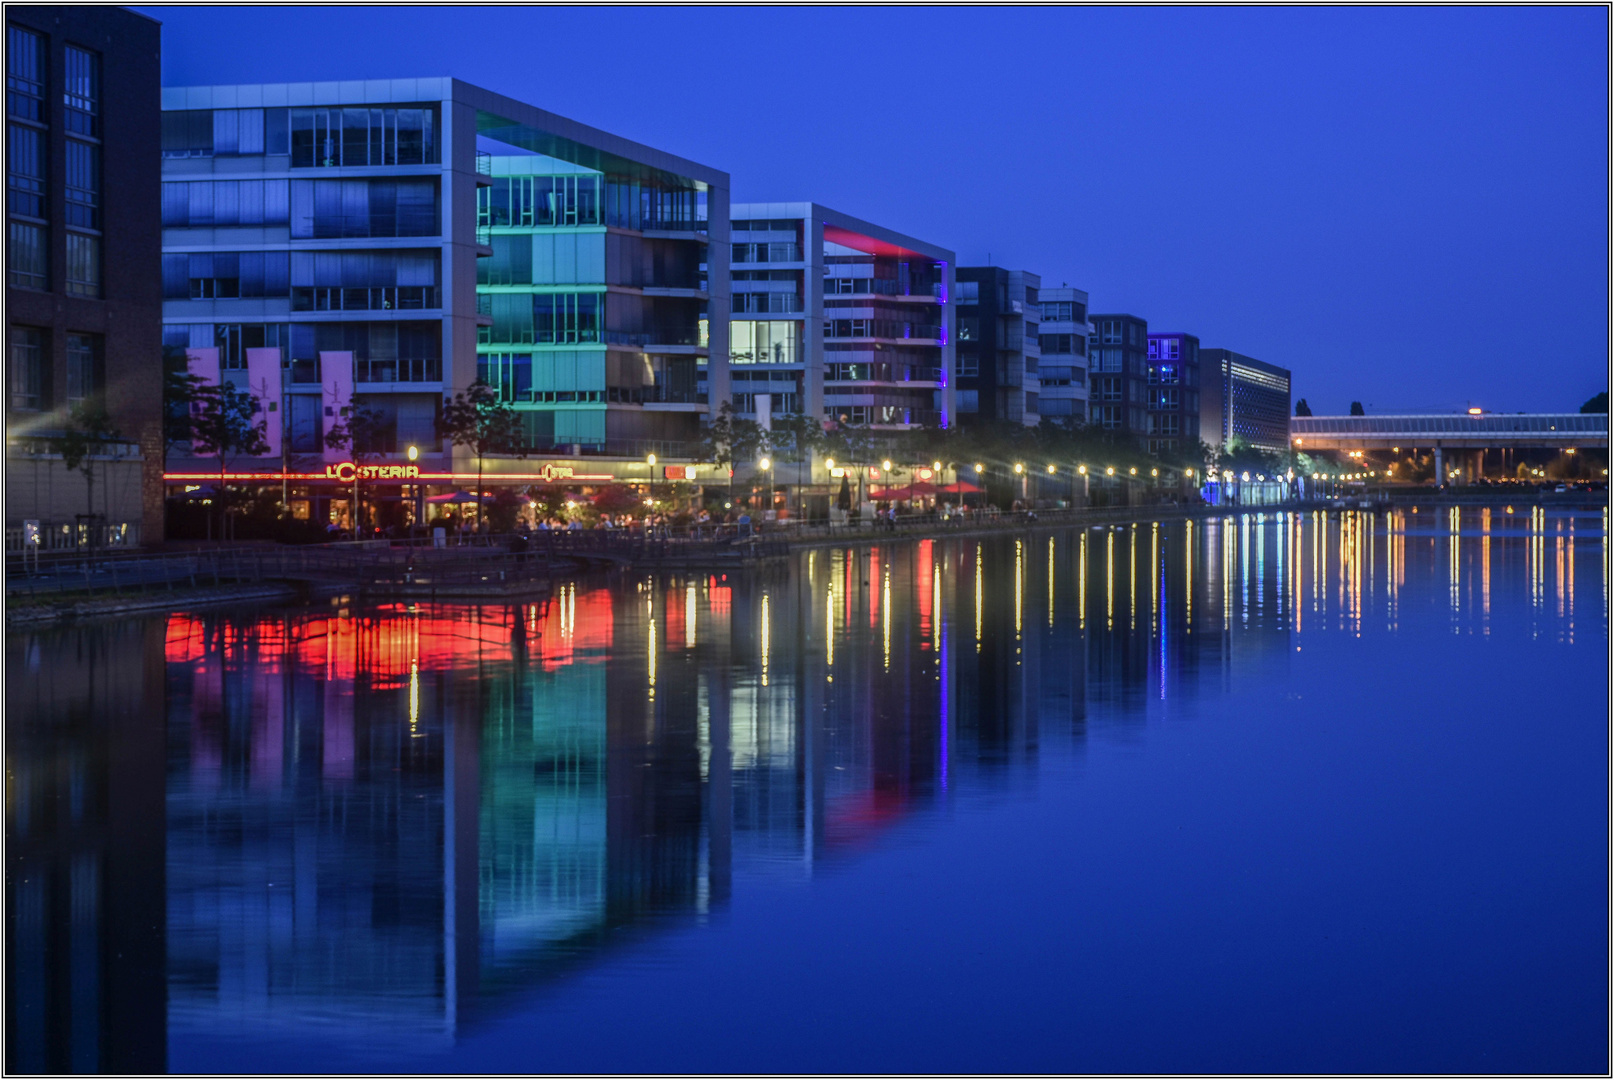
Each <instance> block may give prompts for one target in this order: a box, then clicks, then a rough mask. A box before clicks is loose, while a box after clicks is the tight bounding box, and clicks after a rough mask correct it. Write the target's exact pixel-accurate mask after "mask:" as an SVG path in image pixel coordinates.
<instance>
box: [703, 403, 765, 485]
mask: <svg viewBox="0 0 1614 1080" xmlns="http://www.w3.org/2000/svg"><path fill="white" fill-rule="evenodd" d="M767 435H768V433H767V432H765V431H763V430H762V425H761V424H758V423H757V422H756V421H755V420H747V419H745V418H744V417H743V416H736V415H734V406H733V405H731V404H730V403H729V402H727V401H725V402H723V405H722V407H721V408H719V409H718V410H717V415H716V416H714V417H713V418H712V422H711V423H710V424H708V425H706V428H705V430H703V431H702V432H701V443H700V455H701V460H702V461H709V462H712V463H713V464H716V465H719V466H721V467H722V468H723V469H724V471H725V472H726V473H727V475H728V478H729V480H728V483H729V488H730V492H731V493H732V491H733V487H734V463H735V462H736V461H742V460H755V458H756V457H757V456H758V455H760V454H761V453H762V452H763V451H764V450H766V449H767V445H768V441H767Z"/></svg>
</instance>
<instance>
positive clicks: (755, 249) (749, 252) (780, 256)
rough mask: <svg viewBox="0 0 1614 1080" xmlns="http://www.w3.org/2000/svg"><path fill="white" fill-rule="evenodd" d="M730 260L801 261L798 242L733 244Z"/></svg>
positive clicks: (751, 261) (753, 261)
mask: <svg viewBox="0 0 1614 1080" xmlns="http://www.w3.org/2000/svg"><path fill="white" fill-rule="evenodd" d="M731 261H732V262H736V263H781V262H801V245H800V244H786V243H778V244H735V245H733V252H732V259H731Z"/></svg>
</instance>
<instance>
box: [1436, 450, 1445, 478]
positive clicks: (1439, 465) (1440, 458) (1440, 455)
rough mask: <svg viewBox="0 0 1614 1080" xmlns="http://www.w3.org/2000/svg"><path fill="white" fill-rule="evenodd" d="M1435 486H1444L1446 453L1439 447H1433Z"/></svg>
mask: <svg viewBox="0 0 1614 1080" xmlns="http://www.w3.org/2000/svg"><path fill="white" fill-rule="evenodd" d="M1435 486H1436V487H1437V488H1443V487H1445V486H1446V455H1445V453H1444V452H1442V450H1441V449H1440V447H1438V446H1437V447H1435Z"/></svg>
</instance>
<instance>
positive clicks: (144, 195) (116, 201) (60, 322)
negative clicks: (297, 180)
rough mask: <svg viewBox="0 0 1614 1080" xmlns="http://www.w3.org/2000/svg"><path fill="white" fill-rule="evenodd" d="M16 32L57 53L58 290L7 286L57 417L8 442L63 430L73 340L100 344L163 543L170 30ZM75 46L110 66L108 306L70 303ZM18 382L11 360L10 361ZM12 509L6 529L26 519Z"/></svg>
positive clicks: (51, 178) (87, 22)
mask: <svg viewBox="0 0 1614 1080" xmlns="http://www.w3.org/2000/svg"><path fill="white" fill-rule="evenodd" d="M6 20H7V22H8V23H10V24H12V25H16V26H20V27H24V28H26V29H29V30H33V31H35V32H37V33H40V34H42V35H44V36H45V37H46V38H47V40H48V42H49V45H48V49H49V51H48V61H47V72H46V98H45V100H46V106H47V109H48V114H49V115H48V120H49V126H50V141H49V148H50V150H49V154H50V157H49V162H48V166H47V172H48V185H49V186H48V192H47V207H48V210H47V216H48V217H49V219H50V232H49V235H50V252H49V263H50V282H49V283H50V288H49V290H48V291H45V292H40V291H36V290H32V289H18V288H13V287H11V286H10V285H9V284H8V285H7V287H6V308H7V310H6V321H7V323H8V324H23V325H28V326H36V327H42V328H44V329H46V330H48V331H49V339H50V350H51V368H50V378H49V384H50V390H51V393H52V395H53V397H52V400H51V401H50V403H49V404H50V405H51V406H52V407H53V408H51V409H50V410H49V411H47V412H45V413H43V414H31V413H30V414H12V413H11V412H10V411H9V410H10V395H9V394H8V395H7V397H6V408H7V410H8V411H7V415H6V426H7V433H8V435H10V436H13V437H15V436H17V435H26V434H27V433H29V432H30V431H49V430H52V429H58V430H59V429H60V427H61V424H62V417H63V412H64V410H63V408H62V393H63V388H64V387H65V386H66V382H67V334H68V333H70V332H83V333H91V334H100V335H102V338H103V340H104V342H105V353H104V357H103V362H104V371H105V379H106V402H107V408H108V411H109V412H110V413H111V414H112V418H113V422H114V423H115V424H116V425H117V426H118V428H119V430H120V431H121V432H122V434H123V435H124V437H126V438H128V439H131V440H133V441H137V442H138V443H139V444H140V447H141V451H142V453H143V454H144V456H145V462H144V470H143V481H142V500H141V501H142V516H141V532H142V535H143V537H144V539H145V540H146V542H148V543H154V542H158V541H160V540H161V538H162V507H163V484H162V280H161V269H162V201H161V200H162V188H161V184H162V177H161V158H160V152H159V147H160V146H161V125H162V119H161V111H160V109H161V94H162V61H161V49H162V28H161V24H160V23H157V22H155V21H154V20H152V19H148V18H146V17H144V16H142V15H137V14H135V13H133V12H130V11H126V10H124V9H122V8H116V7H90V6H84V7H79V6H70V5H43V6H38V7H29V6H8V7H7V8H6ZM68 44H73V45H77V46H79V47H81V48H84V49H90V50H93V51H95V52H98V53H99V54H100V56H101V102H100V111H101V205H102V240H101V259H102V269H101V278H102V297H101V299H99V300H93V299H85V298H80V297H70V296H68V295H67V294H66V288H65V286H66V265H67V260H66V244H67V240H66V235H67V229H66V226H65V224H64V223H65V221H66V191H65V188H64V185H63V182H62V178H63V177H64V176H65V165H66V149H65V144H66V135H65V132H66V128H65V125H64V123H63V120H64V116H63V113H64V107H63V103H62V94H63V89H64V71H65V67H64V57H63V54H64V49H65V47H66V45H68ZM7 371H8V376H7V377H8V378H9V358H8V361H7ZM20 509H23V508H21V507H19V506H16V505H14V500H12V499H10V498H8V500H7V507H6V518H7V521H8V523H10V522H11V521H12V519H13V518H14V517H17V518H20V517H23V516H29V515H27V514H24V513H19V512H17V511H19V510H20Z"/></svg>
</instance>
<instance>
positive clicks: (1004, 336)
mask: <svg viewBox="0 0 1614 1080" xmlns="http://www.w3.org/2000/svg"><path fill="white" fill-rule="evenodd" d="M1041 286H1042V279H1041V278H1040V277H1038V276H1037V275H1036V274H1031V273H1027V272H1026V271H1024V270H1005V269H1003V268H1002V267H998V266H961V267H959V268H958V289H957V294H956V303H957V306H958V412H959V416H960V418H961V419H962V420H963V421H964V422H965V423H970V422H991V421H1008V422H1010V423H1016V424H1025V425H1027V426H1035V425H1036V424H1037V423H1038V422H1039V421H1040V420H1041V414H1040V412H1039V411H1038V410H1039V408H1040V405H1039V393H1040V381H1039V375H1040V367H1041V355H1042V354H1041V349H1040V345H1039V342H1038V334H1039V332H1040V330H1039V327H1040V326H1041V323H1042V307H1041V300H1040V297H1039V290H1040V288H1041Z"/></svg>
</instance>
